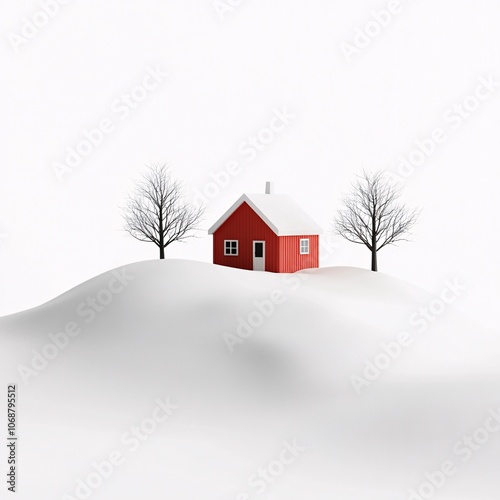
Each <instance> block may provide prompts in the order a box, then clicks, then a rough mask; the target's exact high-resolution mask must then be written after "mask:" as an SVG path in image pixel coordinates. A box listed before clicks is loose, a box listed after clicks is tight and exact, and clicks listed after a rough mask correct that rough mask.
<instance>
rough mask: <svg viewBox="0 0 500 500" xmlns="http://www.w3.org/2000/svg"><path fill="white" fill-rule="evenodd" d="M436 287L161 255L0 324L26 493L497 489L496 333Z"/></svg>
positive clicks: (228, 495)
mask: <svg viewBox="0 0 500 500" xmlns="http://www.w3.org/2000/svg"><path fill="white" fill-rule="evenodd" d="M436 292H437V293H436V295H431V294H429V293H427V292H424V291H422V290H420V289H418V288H415V287H412V286H411V285H409V284H406V283H404V282H402V281H399V280H396V279H394V278H391V277H389V276H386V275H383V274H380V273H371V272H369V271H364V270H360V269H355V268H327V269H318V270H310V271H303V272H301V273H297V274H295V275H275V274H269V273H253V272H248V271H241V270H235V269H229V268H222V267H217V266H212V265H209V264H204V263H198V262H190V261H180V260H171V261H169V260H166V261H148V262H141V263H137V264H133V265H130V266H126V267H125V268H122V269H118V270H115V271H110V272H108V273H105V274H103V275H100V276H97V277H96V278H93V279H91V280H89V281H87V282H85V283H83V284H81V285H80V286H78V287H76V288H74V289H72V290H70V291H68V292H66V293H65V294H63V295H61V296H60V297H57V298H56V299H54V300H52V301H50V302H48V303H46V304H44V305H42V306H40V307H37V308H34V309H32V310H29V311H25V312H22V313H19V314H15V315H12V316H7V317H4V318H0V370H1V377H2V380H3V381H4V384H5V385H6V384H7V383H16V384H17V385H18V404H19V415H18V434H19V446H18V453H19V460H20V462H19V476H18V498H21V499H33V498H36V499H37V500H45V499H47V500H48V499H51V500H53V499H55V498H66V499H68V498H73V499H74V498H104V499H107V500H110V499H117V500H118V499H120V500H128V499H130V500H132V499H134V500H135V499H137V498H175V499H176V500H192V499H194V498H202V499H205V500H221V499H228V500H247V499H253V498H259V499H260V498H262V499H265V498H268V499H273V500H295V499H297V500H326V499H328V500H331V499H332V498H338V499H341V500H350V499H355V500H379V499H380V500H393V499H394V500H396V499H402V500H404V499H411V500H418V499H419V498H435V499H450V500H451V499H454V500H465V499H470V500H482V499H484V500H491V499H493V498H496V497H497V494H498V491H499V490H500V476H499V475H498V467H499V465H500V461H499V458H498V457H499V456H500V455H499V452H500V391H499V389H500V368H499V354H500V340H499V337H498V335H497V334H496V333H495V332H491V331H487V330H484V329H482V328H479V327H477V326H475V325H474V324H473V323H471V322H469V321H468V320H467V319H465V318H463V317H461V316H460V314H459V313H457V312H456V310H455V309H454V308H453V303H454V302H455V301H458V300H460V295H461V294H463V293H467V291H466V290H465V289H464V287H463V286H462V285H461V284H460V283H459V282H458V281H456V280H455V279H454V277H450V279H449V280H445V281H443V283H442V286H441V288H440V289H438V290H437V291H436ZM2 404H4V403H2Z"/></svg>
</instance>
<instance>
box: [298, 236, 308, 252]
mask: <svg viewBox="0 0 500 500" xmlns="http://www.w3.org/2000/svg"><path fill="white" fill-rule="evenodd" d="M308 253H309V240H307V239H306V240H300V254H301V255H305V254H308Z"/></svg>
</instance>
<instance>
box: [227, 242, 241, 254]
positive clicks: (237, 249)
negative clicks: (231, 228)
mask: <svg viewBox="0 0 500 500" xmlns="http://www.w3.org/2000/svg"><path fill="white" fill-rule="evenodd" d="M227 243H236V253H232V252H231V250H232V245H229V252H228V251H227ZM239 246H240V245H239V242H238V240H224V256H225V257H238V253H239Z"/></svg>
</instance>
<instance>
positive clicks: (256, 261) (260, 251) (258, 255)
mask: <svg viewBox="0 0 500 500" xmlns="http://www.w3.org/2000/svg"><path fill="white" fill-rule="evenodd" d="M253 270H254V271H265V270H266V242H265V241H254V242H253Z"/></svg>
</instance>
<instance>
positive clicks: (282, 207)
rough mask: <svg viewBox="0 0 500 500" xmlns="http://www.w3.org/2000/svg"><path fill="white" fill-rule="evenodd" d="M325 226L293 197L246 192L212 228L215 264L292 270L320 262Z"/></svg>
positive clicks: (260, 269)
mask: <svg viewBox="0 0 500 500" xmlns="http://www.w3.org/2000/svg"><path fill="white" fill-rule="evenodd" d="M322 232H323V231H322V230H321V228H320V226H319V225H318V224H316V222H314V220H313V219H311V218H310V217H309V215H307V214H306V213H305V212H304V211H303V210H302V208H300V206H299V205H297V203H295V201H293V200H292V199H291V198H290V197H289V196H287V195H283V194H274V192H273V188H272V184H271V183H270V182H268V183H267V184H266V194H244V195H243V196H242V197H241V198H240V199H239V200H238V201H237V202H236V203H235V204H234V205H233V206H232V207H231V208H230V209H229V210H228V211H227V212H226V213H225V214H224V215H223V216H222V217H221V218H220V219H219V220H218V221H217V222H216V223H215V224H214V225H213V226H212V227H211V228H210V230H209V234H212V235H213V237H214V238H213V245H214V249H213V252H214V264H218V265H221V266H228V267H237V268H239V269H249V270H252V269H253V270H254V271H269V272H273V273H294V272H296V271H300V270H301V269H310V268H315V267H319V235H320V234H321V233H322Z"/></svg>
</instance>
